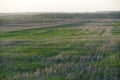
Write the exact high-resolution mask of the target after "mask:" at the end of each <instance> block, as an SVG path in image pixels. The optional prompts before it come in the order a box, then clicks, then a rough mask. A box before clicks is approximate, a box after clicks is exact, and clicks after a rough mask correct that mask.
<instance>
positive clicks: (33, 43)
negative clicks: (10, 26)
mask: <svg viewBox="0 0 120 80" xmlns="http://www.w3.org/2000/svg"><path fill="white" fill-rule="evenodd" d="M85 25H87V24H84V23H80V22H79V23H74V24H67V25H61V26H53V27H48V28H32V29H25V30H18V31H8V32H4V31H1V32H0V80H119V79H120V22H115V23H114V24H113V25H112V26H97V27H94V26H89V25H88V26H85Z"/></svg>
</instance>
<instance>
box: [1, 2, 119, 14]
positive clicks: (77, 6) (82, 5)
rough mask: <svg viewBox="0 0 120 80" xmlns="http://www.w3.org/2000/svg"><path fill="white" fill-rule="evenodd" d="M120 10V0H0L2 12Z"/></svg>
mask: <svg viewBox="0 0 120 80" xmlns="http://www.w3.org/2000/svg"><path fill="white" fill-rule="evenodd" d="M94 11H120V0H0V12H1V13H2V12H94Z"/></svg>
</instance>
